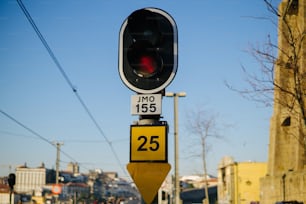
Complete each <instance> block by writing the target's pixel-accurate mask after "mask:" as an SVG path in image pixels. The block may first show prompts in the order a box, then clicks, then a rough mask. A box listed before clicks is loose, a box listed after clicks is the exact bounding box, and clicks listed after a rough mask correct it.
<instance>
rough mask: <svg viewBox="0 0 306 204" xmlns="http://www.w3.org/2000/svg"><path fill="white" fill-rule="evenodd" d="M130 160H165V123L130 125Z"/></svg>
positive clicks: (166, 159)
mask: <svg viewBox="0 0 306 204" xmlns="http://www.w3.org/2000/svg"><path fill="white" fill-rule="evenodd" d="M130 138H131V141H130V161H131V162H143V161H151V162H152V161H153V162H167V161H168V158H167V125H156V126H151V125H141V126H139V125H138V126H136V125H131V137H130Z"/></svg>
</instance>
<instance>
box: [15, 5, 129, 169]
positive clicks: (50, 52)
mask: <svg viewBox="0 0 306 204" xmlns="http://www.w3.org/2000/svg"><path fill="white" fill-rule="evenodd" d="M17 3H18V5H19V7H20V8H21V10H22V11H23V13H24V15H25V16H26V18H27V19H28V21H29V22H30V24H31V26H32V27H33V29H34V31H35V32H36V34H37V36H38V37H39V39H40V41H41V42H42V44H43V45H44V47H45V48H46V50H47V52H48V54H49V55H50V57H51V58H52V60H53V62H54V63H55V65H56V67H57V68H58V70H59V71H60V73H61V74H62V76H63V77H64V79H65V81H66V82H67V84H68V85H69V87H70V88H71V89H72V91H73V93H74V94H75V96H76V97H77V99H78V101H79V102H80V103H81V105H82V107H83V108H84V110H85V112H86V113H87V115H88V116H89V118H90V119H91V121H92V122H93V123H94V125H95V127H96V128H97V130H98V131H99V133H100V134H101V135H102V137H104V139H105V140H106V142H107V144H108V145H109V147H110V149H111V151H112V153H113V155H114V157H115V159H116V161H117V162H118V164H119V166H120V168H121V169H122V172H123V173H124V174H127V173H126V170H125V169H124V168H123V165H122V163H121V161H120V159H119V157H118V155H117V153H116V151H115V148H114V147H113V145H112V142H111V141H110V140H109V139H108V138H107V136H106V135H105V133H104V131H103V130H102V128H101V127H100V125H99V124H98V122H97V120H96V119H95V117H94V116H93V115H92V113H91V112H90V110H89V108H88V106H87V105H86V104H85V102H84V100H83V99H82V97H81V96H80V94H79V93H78V91H77V89H76V88H75V86H73V84H72V82H71V80H70V79H69V77H68V75H67V74H66V72H65V70H64V69H63V67H62V66H61V64H60V63H59V61H58V60H57V58H56V56H55V54H54V52H53V51H52V49H51V48H50V47H49V45H48V43H47V41H46V40H45V38H44V36H43V35H42V34H41V32H40V31H39V29H38V27H37V26H36V24H35V22H34V20H33V19H32V17H31V15H30V13H29V12H28V10H27V9H26V7H25V6H24V4H23V3H22V0H17Z"/></svg>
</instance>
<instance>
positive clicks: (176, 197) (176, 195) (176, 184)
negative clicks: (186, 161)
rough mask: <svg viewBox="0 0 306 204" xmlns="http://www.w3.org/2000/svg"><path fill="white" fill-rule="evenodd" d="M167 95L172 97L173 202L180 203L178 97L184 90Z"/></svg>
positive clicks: (182, 94) (184, 94)
mask: <svg viewBox="0 0 306 204" xmlns="http://www.w3.org/2000/svg"><path fill="white" fill-rule="evenodd" d="M166 96H167V97H173V98H174V104H173V107H174V204H180V178H179V176H180V175H179V135H178V132H179V131H178V97H185V96H186V93H185V92H179V93H170V92H169V93H166Z"/></svg>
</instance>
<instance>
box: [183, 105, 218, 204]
mask: <svg viewBox="0 0 306 204" xmlns="http://www.w3.org/2000/svg"><path fill="white" fill-rule="evenodd" d="M187 128H188V130H189V131H190V133H191V134H192V135H193V136H195V139H196V140H195V142H196V144H197V145H199V144H200V148H201V151H200V153H199V152H194V154H193V156H197V157H200V158H201V160H202V164H203V171H204V179H205V187H204V188H205V195H206V199H205V203H206V204H208V203H209V194H208V181H207V178H208V172H207V162H206V161H207V153H208V151H209V148H210V146H209V144H208V140H209V139H211V138H214V139H222V138H223V137H222V136H221V135H220V134H219V131H218V130H219V129H218V124H217V115H216V114H213V113H209V112H208V111H205V110H203V109H199V110H196V111H190V112H189V113H188V115H187ZM193 150H195V148H193Z"/></svg>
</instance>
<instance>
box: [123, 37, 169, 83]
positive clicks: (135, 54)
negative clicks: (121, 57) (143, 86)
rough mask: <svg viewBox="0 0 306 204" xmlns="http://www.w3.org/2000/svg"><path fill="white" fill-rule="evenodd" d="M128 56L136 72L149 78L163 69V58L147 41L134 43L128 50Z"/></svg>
mask: <svg viewBox="0 0 306 204" xmlns="http://www.w3.org/2000/svg"><path fill="white" fill-rule="evenodd" d="M127 58H128V61H129V64H130V66H131V68H132V69H133V71H134V73H135V74H137V75H138V76H139V77H142V78H149V77H152V76H154V75H155V74H157V73H158V72H160V71H161V70H162V65H163V62H162V59H161V57H160V56H159V54H158V53H157V52H156V51H155V50H154V49H153V48H152V45H151V44H150V43H149V42H147V41H138V42H136V43H134V44H133V45H132V46H131V47H130V48H129V50H128V52H127Z"/></svg>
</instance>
